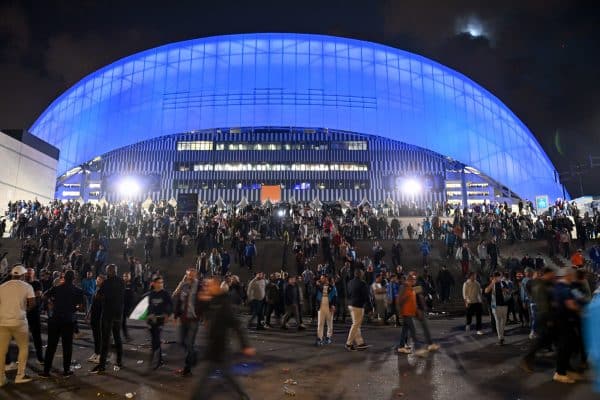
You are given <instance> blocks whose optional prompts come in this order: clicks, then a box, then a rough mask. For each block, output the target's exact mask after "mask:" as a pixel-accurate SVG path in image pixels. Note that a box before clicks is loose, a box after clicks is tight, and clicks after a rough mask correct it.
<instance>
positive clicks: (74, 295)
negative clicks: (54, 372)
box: [40, 270, 84, 378]
mask: <svg viewBox="0 0 600 400" xmlns="http://www.w3.org/2000/svg"><path fill="white" fill-rule="evenodd" d="M74 279H75V273H74V272H73V271H72V270H69V271H67V272H65V283H63V284H61V285H58V286H54V287H52V288H50V290H48V291H47V292H46V293H45V294H44V298H46V299H47V300H48V301H50V302H51V303H52V315H51V316H50V318H49V319H48V347H47V349H46V358H45V360H44V372H42V373H40V376H41V377H44V378H47V377H49V376H50V369H51V368H52V360H53V359H54V353H55V352H56V347H57V346H58V339H59V338H62V349H63V376H70V375H73V371H71V357H72V354H73V329H74V326H75V311H76V310H77V307H81V309H84V308H83V304H84V295H83V290H81V289H79V288H78V287H76V286H75V285H73V280H74Z"/></svg>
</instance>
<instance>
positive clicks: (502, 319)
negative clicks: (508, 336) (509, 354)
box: [492, 306, 508, 340]
mask: <svg viewBox="0 0 600 400" xmlns="http://www.w3.org/2000/svg"><path fill="white" fill-rule="evenodd" d="M492 312H493V313H494V320H495V321H496V331H497V333H498V340H504V327H505V326H506V317H507V316H508V306H496V307H495V308H492Z"/></svg>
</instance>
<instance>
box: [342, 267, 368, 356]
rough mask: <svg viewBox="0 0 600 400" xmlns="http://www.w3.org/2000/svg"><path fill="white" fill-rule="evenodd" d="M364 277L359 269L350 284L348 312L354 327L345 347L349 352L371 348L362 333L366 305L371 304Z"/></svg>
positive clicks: (351, 328)
mask: <svg viewBox="0 0 600 400" xmlns="http://www.w3.org/2000/svg"><path fill="white" fill-rule="evenodd" d="M362 277H363V271H362V270H361V269H357V270H355V271H354V279H352V280H351V281H350V283H349V284H348V310H349V311H350V317H351V318H352V326H351V327H350V331H349V332H348V338H347V339H346V346H345V348H346V350H348V351H354V350H365V349H366V348H368V347H369V346H368V345H367V344H366V343H365V340H364V339H363V337H362V334H361V331H360V327H361V326H362V322H363V317H364V315H365V305H367V303H368V302H369V287H368V285H367V283H366V282H365V281H363V280H362Z"/></svg>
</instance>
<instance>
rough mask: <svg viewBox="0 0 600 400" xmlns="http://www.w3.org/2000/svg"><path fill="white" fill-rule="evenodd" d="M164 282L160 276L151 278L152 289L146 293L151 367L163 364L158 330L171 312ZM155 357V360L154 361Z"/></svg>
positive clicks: (168, 295) (170, 304)
mask: <svg viewBox="0 0 600 400" xmlns="http://www.w3.org/2000/svg"><path fill="white" fill-rule="evenodd" d="M164 286H165V283H164V281H163V278H162V277H161V276H156V277H154V279H152V290H151V291H150V293H148V320H147V321H146V322H147V323H148V327H149V329H150V337H151V341H152V351H151V353H150V354H151V355H150V365H151V366H152V368H153V369H158V368H160V367H161V366H162V365H164V361H163V358H162V349H161V347H160V344H161V342H162V340H161V339H160V332H161V331H162V327H163V325H164V324H165V323H166V322H167V320H168V319H169V316H170V315H171V314H172V313H173V303H172V302H171V295H170V294H169V293H167V291H166V290H165V289H164ZM155 359H156V362H155Z"/></svg>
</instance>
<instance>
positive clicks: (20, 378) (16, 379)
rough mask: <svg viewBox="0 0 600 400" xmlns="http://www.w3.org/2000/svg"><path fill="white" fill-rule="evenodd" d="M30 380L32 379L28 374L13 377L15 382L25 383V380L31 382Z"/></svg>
mask: <svg viewBox="0 0 600 400" xmlns="http://www.w3.org/2000/svg"><path fill="white" fill-rule="evenodd" d="M32 380H33V379H32V378H31V377H30V376H28V375H23V376H17V377H16V378H15V383H27V382H31V381H32Z"/></svg>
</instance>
